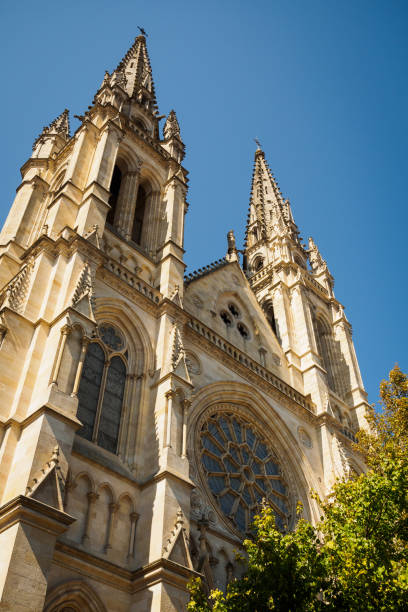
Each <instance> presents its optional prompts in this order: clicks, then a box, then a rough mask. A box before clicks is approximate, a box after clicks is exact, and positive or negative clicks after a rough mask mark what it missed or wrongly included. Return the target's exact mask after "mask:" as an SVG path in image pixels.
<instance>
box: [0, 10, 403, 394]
mask: <svg viewBox="0 0 408 612" xmlns="http://www.w3.org/2000/svg"><path fill="white" fill-rule="evenodd" d="M138 25H140V26H142V27H144V28H145V29H146V30H147V32H148V33H149V38H148V47H149V53H150V58H151V61H152V67H153V75H154V79H155V84H156V91H157V97H158V102H159V108H160V111H161V113H168V111H169V110H170V109H171V108H175V110H176V112H177V115H178V118H179V121H180V124H181V130H182V136H183V138H184V141H185V143H186V147H187V155H186V159H185V166H186V167H187V168H188V170H189V171H190V192H189V197H188V200H189V202H190V209H189V212H188V215H187V222H186V241H185V247H186V249H187V253H186V261H187V263H188V270H189V271H191V270H192V269H194V268H197V267H201V266H202V265H204V264H206V263H209V262H210V261H213V260H215V259H218V258H219V257H222V256H223V255H224V254H225V250H226V237H225V236H226V233H227V231H228V230H229V229H231V228H233V229H234V230H235V231H236V235H237V239H238V241H239V243H241V244H242V239H243V231H244V224H245V220H246V215H247V209H248V202H249V189H250V177H251V172H252V163H253V155H254V149H255V145H254V142H253V138H254V137H258V138H259V139H260V140H261V142H262V145H263V148H264V150H265V153H266V156H267V158H268V160H269V163H270V166H271V168H272V170H273V172H274V173H275V175H276V177H277V179H278V181H279V185H280V187H281V189H282V192H283V194H284V196H286V197H288V198H289V199H290V201H291V203H292V208H293V212H294V215H295V220H296V222H297V224H298V226H299V228H300V230H301V233H302V235H303V237H304V238H307V237H308V236H310V235H312V236H313V238H314V239H315V241H316V242H317V244H318V245H319V247H320V250H321V252H322V254H323V256H324V257H325V259H326V261H327V263H328V265H329V268H330V270H331V272H332V274H333V275H334V277H335V280H336V285H335V292H336V296H337V298H338V299H339V300H340V301H341V302H342V303H343V304H344V305H345V307H346V313H347V315H348V317H349V319H350V321H351V323H352V325H353V330H354V340H355V344H356V348H357V355H358V357H359V361H360V367H361V370H362V374H363V378H364V381H365V384H366V388H367V390H368V393H369V399H370V401H372V402H373V401H376V400H377V397H378V384H379V381H380V380H381V378H383V377H384V376H387V373H388V371H389V369H390V368H391V367H392V366H393V364H394V363H395V362H399V364H400V366H401V367H402V368H403V369H405V370H407V369H408V360H407V316H406V315H407V313H406V310H407V309H406V302H407V261H406V260H407V241H406V234H407V202H406V200H407V195H406V192H407V189H406V183H407V175H408V172H407V170H408V168H407V132H408V129H407V128H408V122H407V109H408V85H407V59H408V37H407V31H408V2H406V1H397V0H387V1H385V0H384V1H378V0H364V1H363V0H353V1H351V0H348V1H343V2H339V1H332V0H324V1H317V0H308V1H307V0H303V1H297V0H292V1H290V0H285V1H284V0H279V1H278V0H254V1H252V2H248V1H245V2H240V1H238V0H235V1H231V0H223V1H219V2H214V1H213V0H207V1H206V2H198V1H195V0H190V1H183V2H181V1H177V0H172V1H171V2H170V1H168V0H167V1H163V0H155V1H153V2H147V1H145V2H139V1H136V0H133V1H121V0H117V1H116V2H111V1H110V2H107V1H105V0H98V1H97V2H96V1H93V0H89V1H86V0H85V1H82V2H78V1H76V0H71V1H70V2H60V1H57V0H54V1H53V2H49V1H47V0H42V1H41V2H31V1H30V2H28V1H27V0H25V1H22V2H19V3H15V4H12V3H5V2H3V3H2V5H1V7H0V41H1V42H0V45H1V57H2V59H3V61H2V76H1V81H2V95H1V99H0V105H1V117H2V146H1V154H0V155H1V163H0V168H1V170H2V180H1V200H0V218H1V222H2V221H3V220H4V218H5V215H6V214H7V211H8V208H9V206H10V205H11V202H12V200H13V198H14V190H15V188H16V187H17V185H18V183H19V170H18V169H19V167H20V166H21V165H22V164H23V163H24V161H25V160H26V159H27V157H28V156H29V155H30V153H31V145H32V142H33V140H34V138H35V137H36V136H37V135H38V133H39V132H40V131H41V128H42V126H43V125H45V124H48V123H49V122H50V121H51V120H52V119H54V117H55V116H56V115H58V114H59V113H60V112H61V111H62V110H63V109H64V108H65V107H68V108H69V109H70V111H71V113H72V115H73V114H81V113H82V112H83V111H84V110H86V107H87V106H88V104H90V103H91V100H92V97H93V95H94V93H95V91H96V90H97V88H98V87H99V85H100V83H101V81H102V78H103V75H104V71H105V69H108V70H109V71H111V70H112V69H113V68H114V67H115V66H116V64H117V63H118V62H119V60H120V59H121V57H122V56H123V55H124V53H125V52H126V50H127V48H128V47H129V46H130V45H131V43H132V42H133V39H134V37H135V36H136V35H137V34H138V30H137V26H138ZM72 115H71V116H72ZM71 125H72V126H73V127H74V128H76V127H77V125H78V123H77V120H75V119H72V121H71Z"/></svg>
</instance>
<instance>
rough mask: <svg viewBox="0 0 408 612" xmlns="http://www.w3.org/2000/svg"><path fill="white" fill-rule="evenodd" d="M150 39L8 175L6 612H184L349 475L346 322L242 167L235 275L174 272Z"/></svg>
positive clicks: (319, 273) (351, 407)
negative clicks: (245, 543)
mask: <svg viewBox="0 0 408 612" xmlns="http://www.w3.org/2000/svg"><path fill="white" fill-rule="evenodd" d="M160 119H161V117H160V116H159V112H158V108H157V103H156V97H155V90H154V83H153V78H152V71H151V66H150V61H149V57H148V53H147V48H146V40H145V37H144V36H139V37H137V38H136V40H135V42H134V44H133V46H132V47H131V48H130V50H129V51H128V52H127V54H126V55H125V57H124V58H123V60H122V61H121V63H120V64H119V65H118V67H117V68H116V69H115V70H114V71H113V72H112V73H111V74H110V73H106V74H105V78H104V79H103V82H102V85H101V87H100V89H99V90H98V92H97V93H96V95H95V98H94V100H93V102H92V105H91V106H90V107H89V110H88V111H87V112H86V113H85V114H84V116H83V117H81V118H80V120H81V121H80V126H79V127H78V129H77V130H76V132H75V134H74V135H72V136H71V135H70V129H69V118H68V111H64V112H63V113H62V114H61V115H60V116H59V117H58V118H57V119H56V120H55V121H53V122H52V123H51V124H50V125H49V126H48V127H45V128H44V129H43V131H42V132H41V134H40V135H39V137H38V138H37V140H36V141H35V143H34V146H33V153H32V155H31V157H30V158H29V159H28V161H27V162H26V163H25V164H24V165H23V166H22V168H21V173H22V182H21V184H20V186H19V187H18V189H17V195H16V198H15V201H14V203H13V205H12V207H11V210H10V214H9V216H8V217H7V220H6V222H5V225H4V228H3V230H2V232H1V235H0V396H1V402H0V431H1V436H0V445H1V446H0V542H1V544H0V559H1V563H0V567H1V576H0V601H1V603H0V609H1V610H10V611H13V612H20V611H21V612H23V611H26V612H27V611H30V612H33V611H36V612H37V611H38V612H40V611H41V610H46V611H47V612H57V611H59V612H62V611H65V612H73V611H79V610H81V612H84V611H91V610H92V611H94V612H103V611H109V612H110V611H113V612H122V611H128V610H132V611H143V612H144V611H154V612H157V611H164V610H166V611H174V612H175V611H177V612H179V611H180V610H183V609H185V605H186V602H187V600H188V593H187V590H186V583H187V581H188V580H189V578H190V577H191V576H195V575H204V576H205V579H206V583H207V585H208V586H209V587H219V588H225V586H226V584H227V583H228V581H229V580H231V579H233V577H234V576H237V575H238V573H239V571H240V569H239V567H237V564H236V561H235V555H234V550H236V549H237V548H239V544H240V542H241V540H242V539H243V537H245V534H246V533H247V532H248V530H249V528H250V524H251V521H252V518H253V516H254V514H256V512H257V511H258V509H259V507H260V504H261V503H262V500H263V499H265V500H267V502H268V503H270V504H271V505H272V507H273V509H274V512H275V515H276V521H277V524H278V525H279V526H280V528H282V529H286V528H290V527H291V526H293V523H294V520H295V507H296V504H297V502H298V501H301V502H302V504H303V513H304V516H305V517H306V518H307V519H309V520H310V521H315V520H316V519H317V517H318V514H319V511H318V508H317V507H316V504H315V502H314V501H313V500H312V499H311V495H310V491H311V490H312V489H313V490H315V491H317V492H318V493H319V494H320V495H321V496H324V495H325V494H327V492H328V491H329V490H330V487H331V485H332V483H333V481H334V479H335V478H336V477H343V476H347V475H348V474H349V473H350V472H351V471H352V470H355V471H357V472H359V471H361V470H362V469H363V466H362V465H361V464H360V463H359V459H358V457H356V456H354V455H353V452H352V450H351V441H352V440H353V438H354V435H355V432H356V431H357V430H358V429H359V428H361V427H364V426H365V421H364V414H365V408H366V394H365V391H364V387H363V383H362V380H361V376H360V372H359V367H358V362H357V358H356V354H355V351H354V347H353V341H352V333H351V327H350V324H349V322H348V321H347V318H346V316H345V313H344V309H343V307H342V305H341V304H340V302H339V301H338V300H337V299H336V298H335V296H334V292H333V284H334V281H333V277H332V276H331V274H330V272H329V270H328V267H327V264H326V262H325V261H324V259H323V258H322V256H321V254H320V253H319V250H318V248H317V246H316V244H315V243H314V241H313V240H312V239H310V240H309V244H308V246H307V247H306V245H305V244H303V243H302V240H301V238H300V235H299V231H298V229H297V226H296V224H295V221H294V218H293V216H292V211H291V206H290V203H289V201H288V200H286V199H284V198H283V196H282V194H281V191H280V190H279V187H278V185H277V182H276V180H275V178H274V176H273V175H272V173H271V171H270V169H269V167H268V164H267V161H266V159H265V155H264V152H263V151H262V150H261V149H260V148H259V147H258V149H257V150H256V152H255V161H254V172H253V180H252V190H251V196H250V210H249V216H248V221H247V233H246V243H245V246H244V256H243V264H242V265H241V263H240V257H239V253H238V250H237V248H236V245H235V239H234V236H233V234H232V232H230V233H229V235H228V249H227V253H226V255H225V257H223V258H222V259H220V260H218V261H217V262H215V263H213V264H210V265H208V266H206V267H205V268H203V269H200V270H198V271H197V272H196V273H193V274H190V275H189V276H187V277H184V273H185V263H184V259H183V257H184V250H183V233H184V219H185V215H186V213H187V208H188V206H187V202H186V194H187V171H186V169H185V168H184V167H183V165H182V161H183V157H184V144H183V142H182V139H181V135H180V127H179V124H178V121H177V118H176V115H175V113H174V112H173V111H171V112H170V114H169V115H168V117H167V119H166V121H165V123H164V128H163V130H162V131H161V130H160V128H159V121H160Z"/></svg>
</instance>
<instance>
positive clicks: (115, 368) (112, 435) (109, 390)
mask: <svg viewBox="0 0 408 612" xmlns="http://www.w3.org/2000/svg"><path fill="white" fill-rule="evenodd" d="M125 382H126V366H125V364H124V363H123V361H122V359H121V358H120V357H113V359H112V360H111V362H110V364H109V368H108V374H107V377H106V385H105V392H104V394H103V403H102V410H101V418H100V422H99V428H98V444H99V446H103V448H106V450H108V451H111V453H116V447H117V444H118V437H119V426H120V417H121V413H122V402H123V395H124V392H125Z"/></svg>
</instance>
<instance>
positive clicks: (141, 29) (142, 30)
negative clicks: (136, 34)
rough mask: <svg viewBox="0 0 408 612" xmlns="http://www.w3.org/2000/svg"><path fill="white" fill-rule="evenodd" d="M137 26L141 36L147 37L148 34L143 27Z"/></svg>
mask: <svg viewBox="0 0 408 612" xmlns="http://www.w3.org/2000/svg"><path fill="white" fill-rule="evenodd" d="M137 27H138V29H139V30H140V33H141V35H142V36H146V38H147V37H148V34H147V32H146V30H144V29H143V28H141V27H140V26H137Z"/></svg>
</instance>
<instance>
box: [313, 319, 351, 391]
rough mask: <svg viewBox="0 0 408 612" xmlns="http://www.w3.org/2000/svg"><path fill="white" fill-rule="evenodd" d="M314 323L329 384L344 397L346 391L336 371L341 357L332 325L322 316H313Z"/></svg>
mask: <svg viewBox="0 0 408 612" xmlns="http://www.w3.org/2000/svg"><path fill="white" fill-rule="evenodd" d="M313 325H314V331H315V337H316V344H317V350H318V352H319V355H320V357H321V359H322V362H323V363H322V365H323V367H324V369H325V370H326V372H327V384H328V386H329V388H330V389H331V390H332V391H334V392H335V393H337V395H339V396H340V397H343V396H344V391H343V388H342V385H341V381H340V380H339V378H338V376H337V372H336V363H338V362H339V357H338V355H337V354H336V353H337V351H336V346H335V342H334V338H333V332H332V330H331V327H330V325H329V323H328V322H327V321H324V320H323V319H321V318H320V317H314V318H313Z"/></svg>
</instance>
